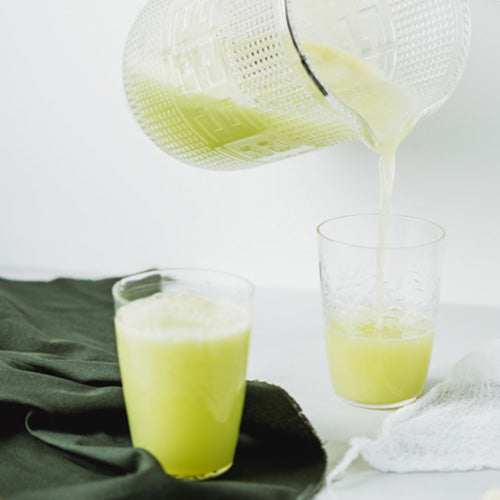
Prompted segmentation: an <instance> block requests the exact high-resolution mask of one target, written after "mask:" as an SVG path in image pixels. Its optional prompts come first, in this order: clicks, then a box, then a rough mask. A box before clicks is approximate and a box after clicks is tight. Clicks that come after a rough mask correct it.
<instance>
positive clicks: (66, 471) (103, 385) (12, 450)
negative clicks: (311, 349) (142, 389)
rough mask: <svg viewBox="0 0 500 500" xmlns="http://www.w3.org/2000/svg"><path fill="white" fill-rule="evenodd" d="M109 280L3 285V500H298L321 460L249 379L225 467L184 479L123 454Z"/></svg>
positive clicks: (126, 443)
mask: <svg viewBox="0 0 500 500" xmlns="http://www.w3.org/2000/svg"><path fill="white" fill-rule="evenodd" d="M114 282H115V280H114V279H107V280H98V281H89V280H71V279H58V280H54V281H51V282H20V281H10V280H3V279H0V411H2V414H3V415H8V416H9V418H7V419H3V422H2V426H1V428H0V498H1V499H2V500H53V499H56V498H57V499H58V500H65V499H68V500H70V499H71V500H87V499H89V498H92V499H93V500H108V499H116V500H118V499H134V500H137V499H142V498H145V499H146V498H147V499H148V500H156V499H158V500H160V499H162V500H164V499H170V498H172V499H175V500H191V499H193V500H194V499H196V500H203V499H217V500H225V499H227V500H235V499H238V500H295V499H300V500H307V499H309V498H311V497H312V496H313V495H314V493H315V492H316V491H317V490H318V489H319V488H320V487H321V485H322V484H323V477H324V473H325V468H326V454H325V451H324V449H323V448H322V446H321V443H320V441H319V439H318V437H317V436H316V434H315V433H314V430H313V428H312V427H311V425H310V423H309V422H308V421H307V419H306V418H305V416H304V415H303V414H302V412H301V410H300V408H299V407H298V405H297V404H296V403H295V401H294V400H293V399H292V398H291V397H290V396H289V395H288V394H287V393H286V392H285V391H283V389H281V388H279V387H277V386H274V385H270V384H266V383H263V382H248V383H247V394H246V400H245V408H244V414H243V420H242V427H241V432H240V439H239V443H238V448H237V451H236V457H235V463H234V465H233V467H232V468H231V469H230V470H229V471H228V472H227V473H226V474H224V475H223V476H221V477H220V478H217V479H214V480H209V481H204V482H187V481H181V480H177V479H174V478H172V477H170V476H168V475H166V474H165V473H164V472H163V471H162V469H161V467H160V466H159V464H158V463H157V462H156V460H155V459H154V457H153V456H151V455H150V454H149V453H147V452H146V451H144V450H141V449H137V448H133V447H132V446H131V442H130V437H129V431H128V424H127V419H126V413H125V407H124V402H123V394H122V388H121V382H120V373H119V368H118V361H117V356H116V345H115V337H114V330H113V304H112V298H111V294H110V289H111V286H112V284H113V283H114Z"/></svg>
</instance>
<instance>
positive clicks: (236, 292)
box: [112, 269, 253, 479]
mask: <svg viewBox="0 0 500 500" xmlns="http://www.w3.org/2000/svg"><path fill="white" fill-rule="evenodd" d="M112 293H113V297H114V302H115V331H116V340H117V350H118V358H119V364H120V373H121V377H122V383H123V392H124V397H125V406H126V410H127V416H128V421H129V427H130V433H131V437H132V443H133V445H134V446H137V447H140V448H144V449H146V450H147V451H149V452H150V453H151V454H152V455H153V456H154V457H155V458H156V459H157V460H158V462H159V463H160V464H161V466H162V467H163V469H164V470H165V472H167V473H168V474H170V475H172V476H175V477H179V478H183V479H205V478H208V477H213V476H217V475H219V474H222V473H223V472H225V471H226V470H227V469H229V467H231V465H232V463H233V457H234V452H235V448H236V443H237V439H238V434H239V426H240V422H241V415H242V410H243V401H244V396H245V386H246V381H245V376H246V364H247V353H248V344H249V337H250V324H251V307H252V296H253V286H252V285H251V284H250V283H249V282H248V281H246V280H245V279H243V278H240V277H238V276H234V275H231V274H227V273H222V272H217V271H208V270H197V269H162V270H154V271H149V272H144V273H140V274H135V275H132V276H128V277H126V278H123V279H122V280H120V281H118V282H117V283H116V284H115V285H114V286H113V290H112Z"/></svg>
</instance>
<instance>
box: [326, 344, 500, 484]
mask: <svg viewBox="0 0 500 500" xmlns="http://www.w3.org/2000/svg"><path fill="white" fill-rule="evenodd" d="M349 444H350V449H349V450H348V451H347V453H346V454H345V456H344V458H343V459H342V460H341V461H340V463H339V464H338V465H337V466H336V467H335V468H334V469H333V470H332V472H330V474H329V475H328V482H331V481H334V480H335V479H337V478H338V477H339V476H341V475H342V474H343V473H344V471H345V470H346V469H347V468H348V467H349V465H350V464H351V463H352V462H353V461H354V460H355V459H356V458H357V457H358V455H361V456H362V457H363V458H364V459H365V460H366V461H367V462H369V463H370V464H371V465H372V466H373V467H375V468H376V469H378V470H381V471H391V472H412V471H467V470H478V469H485V468H491V469H500V339H498V340H496V341H494V342H492V343H490V344H487V345H484V346H483V347H481V348H479V349H478V350H477V351H474V352H472V353H470V354H468V355H467V356H465V357H464V358H462V359H461V360H460V361H458V362H457V363H456V365H455V366H454V367H453V369H452V370H451V372H450V373H449V375H448V377H447V378H446V379H445V380H444V381H443V382H441V383H439V384H437V385H436V386H435V387H433V388H432V389H431V390H430V391H429V392H428V393H427V394H425V395H424V396H422V397H421V398H420V399H417V401H416V402H415V403H413V404H411V405H408V406H406V407H403V408H400V409H399V410H396V411H395V412H394V413H393V414H392V415H390V416H389V417H387V419H386V420H385V421H384V423H383V425H382V430H381V432H380V435H379V436H378V437H377V438H376V439H369V438H366V437H355V438H352V439H351V440H350V441H349Z"/></svg>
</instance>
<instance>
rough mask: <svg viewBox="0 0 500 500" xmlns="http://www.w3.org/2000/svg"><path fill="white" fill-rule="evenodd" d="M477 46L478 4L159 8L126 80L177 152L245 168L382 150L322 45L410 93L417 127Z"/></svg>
mask: <svg viewBox="0 0 500 500" xmlns="http://www.w3.org/2000/svg"><path fill="white" fill-rule="evenodd" d="M469 39H470V13H469V7H468V3H467V0H439V1H436V0H252V1H249V0H150V2H149V3H148V4H147V5H146V7H145V8H144V10H143V11H142V12H141V13H140V15H139V17H138V18H137V20H136V22H135V24H134V26H133V28H132V30H131V32H130V34H129V37H128V40H127V44H126V49H125V55H124V84H125V91H126V94H127V98H128V100H129V103H130V106H131V109H132V111H133V113H134V115H135V117H136V119H137V121H138V122H139V124H140V126H141V127H142V128H143V130H144V131H145V132H146V134H147V135H148V136H149V137H150V138H151V139H152V140H153V141H154V142H155V143H156V144H157V145H158V146H159V147H160V148H162V149H163V150H164V151H166V152H167V153H168V154H170V155H171V156H173V157H175V158H177V159H179V160H181V161H183V162H185V163H187V164H191V165H194V166H197V167H204V168H211V169H219V170H228V169H237V168H245V167H251V166H256V165H259V164H263V163H268V162H274V161H276V160H279V159H282V158H286V157H290V156H294V155H297V154H299V153H304V152H307V151H310V150H313V149H316V148H321V147H328V146H332V145H335V144H337V143H340V142H344V141H349V140H354V139H361V140H362V141H363V142H365V143H366V144H367V145H369V146H371V147H374V144H375V142H376V138H375V137H374V133H373V130H372V127H371V126H370V123H369V121H368V120H367V117H366V116H365V115H364V113H361V112H360V111H359V109H358V108H356V107H355V106H353V105H352V104H351V103H350V102H349V101H348V100H346V99H345V98H344V96H343V94H342V93H341V92H339V89H338V88H337V85H336V81H335V75H334V78H333V80H332V78H330V79H328V78H326V79H325V78H323V74H322V72H321V71H319V69H318V67H317V65H316V62H315V61H317V60H318V57H317V55H318V52H317V50H316V52H314V51H315V49H314V47H322V48H324V49H325V50H326V49H328V50H329V49H332V50H336V51H339V53H342V54H347V55H350V56H353V57H356V58H357V60H361V61H363V62H364V63H366V64H367V65H369V66H370V68H372V69H373V71H377V72H379V73H380V74H382V75H383V76H384V78H386V79H388V80H390V81H391V82H393V83H394V84H395V85H397V86H399V87H400V88H404V89H406V90H407V91H408V92H411V94H412V96H413V97H414V99H415V102H417V103H418V105H417V106H413V107H411V109H410V108H408V109H407V110H406V111H405V116H404V117H403V118H404V120H405V123H406V128H407V129H409V128H411V126H413V125H414V124H415V123H416V122H418V121H419V120H421V119H422V118H423V117H425V116H427V115H429V114H430V113H432V112H433V111H435V110H436V109H437V108H438V107H439V106H440V105H441V104H442V103H443V102H444V101H445V100H446V98H447V97H448V96H449V95H450V94H451V92H452V91H453V90H454V88H455V87H456V85H457V83H458V81H459V79H460V77H461V74H462V71H463V68H464V65H465V60H466V55H467V51H468V46H469ZM348 63H349V61H348ZM349 64H350V63H349ZM339 78H340V77H339ZM351 86H352V87H355V84H353V85H351ZM363 92H365V90H363V89H359V93H361V94H363Z"/></svg>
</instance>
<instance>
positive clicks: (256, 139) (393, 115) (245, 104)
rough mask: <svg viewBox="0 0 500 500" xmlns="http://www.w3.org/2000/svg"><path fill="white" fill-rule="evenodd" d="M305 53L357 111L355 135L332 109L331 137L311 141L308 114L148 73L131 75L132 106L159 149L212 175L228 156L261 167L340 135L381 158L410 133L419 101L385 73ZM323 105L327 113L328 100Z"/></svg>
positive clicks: (330, 52)
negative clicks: (358, 121) (214, 165)
mask: <svg viewBox="0 0 500 500" xmlns="http://www.w3.org/2000/svg"><path fill="white" fill-rule="evenodd" d="M303 50H304V52H305V54H306V57H307V59H308V61H309V63H310V65H311V67H312V68H313V71H314V72H315V74H316V75H318V77H319V78H320V80H321V82H322V83H323V85H324V86H326V88H327V89H328V90H329V91H330V92H331V93H332V94H333V95H334V96H335V97H336V98H338V99H340V100H341V101H342V102H343V103H344V104H345V105H347V106H349V107H350V108H352V109H353V110H355V111H356V112H357V113H358V114H359V115H360V116H361V117H362V119H363V120H364V124H365V126H362V127H359V129H358V130H356V131H353V130H351V129H350V127H351V126H352V123H351V122H350V121H348V120H346V119H345V117H341V115H339V114H338V111H337V110H334V109H333V108H332V107H331V108H330V110H331V113H332V125H331V137H328V136H327V138H328V140H327V141H325V137H324V136H323V137H319V136H316V135H315V134H311V133H310V130H311V129H312V128H314V120H315V117H314V116H313V115H310V114H308V113H307V112H305V113H304V112H302V113H301V114H296V113H295V112H294V111H293V110H292V109H280V108H278V107H273V106H272V105H269V106H262V103H261V104H259V103H257V102H254V101H253V100H252V99H251V98H250V97H248V96H246V95H244V94H243V93H242V92H241V91H235V90H234V88H233V87H231V85H228V87H227V88H226V89H222V90H221V89H218V88H217V89H208V90H207V92H208V93H204V92H203V91H200V92H187V91H184V90H180V89H177V88H176V87H175V86H174V85H173V84H172V83H171V82H170V81H168V80H167V78H166V77H165V80H162V79H161V78H159V77H158V76H155V77H153V76H149V75H148V72H147V71H146V70H144V71H143V73H137V74H135V73H134V74H130V75H128V74H127V75H126V82H127V85H126V87H127V92H128V95H129V101H130V105H131V107H132V109H133V111H134V114H135V115H136V117H137V120H138V122H139V124H140V125H141V127H142V128H143V129H144V131H145V132H146V133H147V134H148V135H149V136H150V138H151V139H152V140H153V141H154V142H155V143H156V144H158V145H159V146H160V147H161V148H162V149H164V150H165V151H167V152H168V153H169V154H171V155H173V156H175V157H176V158H178V159H180V160H183V161H186V162H188V163H192V164H195V165H198V166H205V167H207V168H211V163H218V164H219V165H223V164H224V161H225V159H228V158H229V156H231V157H232V158H233V160H234V158H239V159H240V161H241V162H242V164H244V163H246V164H247V166H248V165H249V164H253V165H256V164H258V163H259V161H261V160H268V159H269V157H270V156H272V155H273V154H277V155H278V156H279V155H280V154H282V153H285V152H286V151H289V150H296V151H298V152H300V151H301V150H310V149H313V148H317V147H325V146H329V145H332V144H335V143H336V142H338V140H336V139H335V135H338V136H341V137H350V138H356V137H359V136H361V137H359V138H361V139H363V140H364V141H365V142H366V143H368V144H369V145H370V146H371V147H373V148H374V149H375V150H377V151H379V152H381V151H382V150H384V148H385V149H387V148H388V147H391V146H392V145H393V144H394V143H396V142H399V141H400V140H401V139H402V137H403V136H404V135H405V134H406V132H408V130H407V128H406V125H407V121H408V119H409V116H410V115H411V114H412V112H413V110H414V108H416V100H415V99H414V97H413V96H411V95H410V94H409V93H408V92H407V91H405V90H404V89H403V88H402V87H400V86H398V85H397V84H395V83H393V82H391V81H390V80H389V79H387V77H386V76H385V75H384V74H383V72H382V71H380V70H379V69H377V68H375V67H374V66H371V65H370V64H368V63H366V62H364V61H363V60H362V59H360V58H358V57H356V56H355V55H352V54H347V53H344V52H341V51H338V50H336V49H333V48H331V47H326V46H322V45H318V44H314V43H305V44H304V46H303ZM311 85H312V83H311ZM224 90H225V91H224ZM317 92H318V95H319V91H317ZM324 105H325V107H327V108H328V106H330V105H329V104H328V103H327V101H326V99H325V100H324ZM334 117H337V119H338V121H337V122H336V121H335V118H334ZM323 135H324V134H323ZM304 148H305V149H304ZM231 161H232V160H231ZM228 162H230V160H229V159H228Z"/></svg>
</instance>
